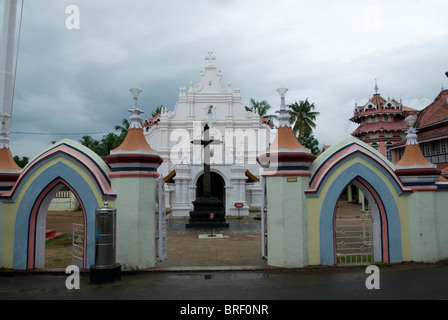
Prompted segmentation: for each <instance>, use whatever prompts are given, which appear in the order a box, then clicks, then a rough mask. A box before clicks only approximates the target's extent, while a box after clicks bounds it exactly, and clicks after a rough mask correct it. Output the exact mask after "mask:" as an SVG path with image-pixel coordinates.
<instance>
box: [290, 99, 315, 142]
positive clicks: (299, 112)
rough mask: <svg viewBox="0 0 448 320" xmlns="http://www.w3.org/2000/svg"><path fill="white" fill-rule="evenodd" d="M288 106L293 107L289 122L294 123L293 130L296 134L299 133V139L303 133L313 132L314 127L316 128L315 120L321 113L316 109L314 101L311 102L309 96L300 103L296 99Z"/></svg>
mask: <svg viewBox="0 0 448 320" xmlns="http://www.w3.org/2000/svg"><path fill="white" fill-rule="evenodd" d="M288 108H290V109H291V112H290V120H289V123H290V124H294V125H293V127H292V130H293V131H294V134H296V135H297V133H298V138H299V140H300V138H301V137H302V135H303V134H311V133H312V132H313V129H315V128H316V123H315V122H314V121H315V120H316V117H317V116H318V115H319V114H320V113H319V112H317V111H314V109H315V106H314V103H310V102H309V101H308V98H307V99H306V100H305V101H300V102H299V103H297V101H296V102H294V103H293V104H290V105H288Z"/></svg>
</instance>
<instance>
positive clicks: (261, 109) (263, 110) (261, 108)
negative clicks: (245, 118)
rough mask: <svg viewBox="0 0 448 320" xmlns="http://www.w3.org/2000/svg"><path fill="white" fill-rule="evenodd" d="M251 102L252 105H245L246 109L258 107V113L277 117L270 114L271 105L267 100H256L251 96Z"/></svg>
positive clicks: (267, 116)
mask: <svg viewBox="0 0 448 320" xmlns="http://www.w3.org/2000/svg"><path fill="white" fill-rule="evenodd" d="M250 104H251V106H250V107H248V106H245V108H246V111H254V108H255V109H257V113H258V115H259V116H260V117H263V118H271V119H277V116H276V115H275V114H268V111H269V109H271V105H270V104H269V103H268V102H267V101H266V100H262V101H255V100H254V99H253V98H250Z"/></svg>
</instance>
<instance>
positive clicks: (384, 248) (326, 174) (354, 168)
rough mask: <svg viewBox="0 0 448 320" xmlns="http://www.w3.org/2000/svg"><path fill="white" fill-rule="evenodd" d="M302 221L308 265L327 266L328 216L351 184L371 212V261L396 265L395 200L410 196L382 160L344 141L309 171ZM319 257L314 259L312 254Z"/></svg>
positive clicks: (331, 228)
mask: <svg viewBox="0 0 448 320" xmlns="http://www.w3.org/2000/svg"><path fill="white" fill-rule="evenodd" d="M310 171H311V172H312V175H311V177H310V183H309V188H308V189H307V190H306V195H307V199H308V218H309V228H310V236H311V238H312V239H311V238H310V244H314V245H317V244H319V247H318V248H317V247H316V248H315V250H310V261H316V262H317V261H319V264H323V265H333V264H335V263H336V254H335V248H336V244H335V222H334V221H335V220H334V218H335V217H334V214H335V210H336V205H337V202H338V200H339V196H340V195H341V193H342V191H343V190H344V188H345V187H346V186H347V185H348V184H354V185H355V186H356V187H358V188H359V189H360V190H361V191H362V192H363V194H364V195H365V196H366V198H367V200H368V203H369V205H370V209H371V211H372V220H373V226H372V233H373V235H372V236H373V260H374V261H377V262H401V261H402V239H403V238H402V236H403V237H408V236H409V235H402V226H401V224H402V223H406V222H405V221H403V222H402V220H403V219H404V218H405V217H404V216H400V209H404V208H403V206H405V203H404V201H402V200H401V199H400V198H399V197H400V196H401V195H406V194H408V193H409V192H411V190H410V189H408V188H405V187H404V186H403V184H402V183H401V181H400V179H399V178H398V177H397V175H396V174H395V172H394V168H393V165H392V164H391V163H389V162H388V161H387V160H386V159H385V158H384V156H382V155H381V154H380V153H378V152H377V151H376V150H374V149H372V148H371V147H370V146H368V145H366V144H364V143H362V142H361V141H359V140H357V139H355V138H352V137H349V138H347V139H344V140H343V141H341V142H339V143H338V144H336V145H334V146H333V147H331V148H330V149H328V150H327V151H325V152H324V153H323V154H322V155H321V156H320V157H319V158H317V159H316V161H314V163H313V164H312V165H311V166H310ZM318 252H319V254H317V253H318Z"/></svg>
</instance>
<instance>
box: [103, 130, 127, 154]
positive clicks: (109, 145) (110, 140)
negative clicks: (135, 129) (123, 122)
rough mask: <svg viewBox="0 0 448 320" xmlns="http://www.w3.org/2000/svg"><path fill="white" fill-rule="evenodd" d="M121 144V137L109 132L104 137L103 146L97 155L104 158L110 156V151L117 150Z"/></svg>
mask: <svg viewBox="0 0 448 320" xmlns="http://www.w3.org/2000/svg"><path fill="white" fill-rule="evenodd" d="M121 142H123V140H122V139H121V135H120V136H118V135H116V134H115V133H113V132H109V133H108V134H106V135H104V136H103V139H101V144H100V146H99V148H98V149H99V150H98V152H97V154H98V155H99V156H100V157H103V158H104V157H106V156H108V155H109V153H110V150H113V149H115V148H117V147H118V146H119V145H120V144H121Z"/></svg>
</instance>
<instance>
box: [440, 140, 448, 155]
mask: <svg viewBox="0 0 448 320" xmlns="http://www.w3.org/2000/svg"><path fill="white" fill-rule="evenodd" d="M447 141H448V140H442V141H441V142H440V153H441V154H445V153H446V144H447Z"/></svg>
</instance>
